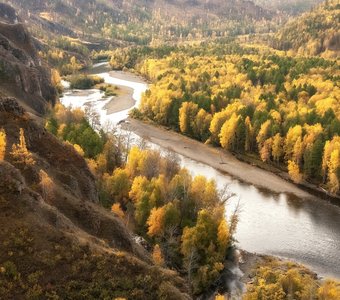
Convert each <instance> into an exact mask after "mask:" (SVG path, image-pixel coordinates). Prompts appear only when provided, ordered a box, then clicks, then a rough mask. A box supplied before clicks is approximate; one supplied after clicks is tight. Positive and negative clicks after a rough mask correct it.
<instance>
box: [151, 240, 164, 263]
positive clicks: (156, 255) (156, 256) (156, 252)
mask: <svg viewBox="0 0 340 300" xmlns="http://www.w3.org/2000/svg"><path fill="white" fill-rule="evenodd" d="M152 259H153V261H154V263H155V264H156V265H159V266H163V265H164V258H163V254H162V250H161V247H160V246H159V245H158V244H156V245H155V247H154V248H153V251H152Z"/></svg>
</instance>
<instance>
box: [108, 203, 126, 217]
mask: <svg viewBox="0 0 340 300" xmlns="http://www.w3.org/2000/svg"><path fill="white" fill-rule="evenodd" d="M111 211H112V212H113V213H114V214H115V215H117V216H118V217H119V218H121V219H124V216H125V214H124V211H123V210H122V208H121V207H120V204H119V203H114V204H113V205H112V207H111Z"/></svg>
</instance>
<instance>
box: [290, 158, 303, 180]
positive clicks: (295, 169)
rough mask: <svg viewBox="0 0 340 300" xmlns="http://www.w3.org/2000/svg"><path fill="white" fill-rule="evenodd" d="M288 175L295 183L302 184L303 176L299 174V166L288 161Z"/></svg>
mask: <svg viewBox="0 0 340 300" xmlns="http://www.w3.org/2000/svg"><path fill="white" fill-rule="evenodd" d="M288 174H289V176H290V178H291V179H292V180H293V181H294V182H295V183H301V182H302V179H303V176H302V174H301V172H300V168H299V165H298V164H297V163H296V162H295V161H292V160H289V161H288Z"/></svg>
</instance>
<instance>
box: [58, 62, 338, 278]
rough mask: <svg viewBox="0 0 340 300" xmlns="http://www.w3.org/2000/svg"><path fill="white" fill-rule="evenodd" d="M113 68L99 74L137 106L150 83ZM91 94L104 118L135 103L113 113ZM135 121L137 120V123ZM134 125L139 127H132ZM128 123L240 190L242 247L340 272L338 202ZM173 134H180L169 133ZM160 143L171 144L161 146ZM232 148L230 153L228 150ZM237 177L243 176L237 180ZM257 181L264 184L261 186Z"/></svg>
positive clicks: (232, 204) (115, 118) (198, 170)
mask: <svg viewBox="0 0 340 300" xmlns="http://www.w3.org/2000/svg"><path fill="white" fill-rule="evenodd" d="M102 67H105V66H101V67H100V70H99V71H98V72H102V71H103V69H102ZM109 72H110V71H108V72H107V73H99V75H101V76H103V77H105V79H107V80H108V83H112V84H114V85H117V84H121V85H125V86H127V87H129V88H131V89H132V90H133V94H132V95H131V90H130V92H129V93H130V97H131V98H133V99H134V100H135V105H134V106H136V105H138V103H139V101H140V98H141V97H140V95H141V94H142V93H143V92H144V91H145V89H146V88H147V86H146V85H145V84H144V85H143V84H140V83H135V82H133V81H124V79H118V78H114V77H111V76H113V74H112V73H111V76H110V74H109ZM95 74H98V73H95ZM120 76H123V75H122V74H121V75H120ZM132 76H134V74H133V75H132ZM121 78H124V77H121ZM97 92H98V91H97ZM95 96H96V97H97V98H95ZM73 98H74V97H73V96H72V93H70V94H69V95H68V96H67V97H66V98H65V99H63V100H64V101H65V103H69V102H72V103H73V101H76V107H79V108H81V107H82V106H83V103H84V102H85V101H87V99H84V101H78V100H80V99H73ZM85 98H86V97H85ZM90 98H91V99H90V100H91V101H92V103H93V104H94V106H95V108H96V109H97V110H98V113H99V114H100V115H101V118H102V120H104V121H106V120H108V121H110V122H112V124H117V123H118V122H120V121H121V120H125V119H126V118H127V117H128V111H129V109H127V110H125V111H121V112H117V113H114V114H111V115H107V111H106V110H103V109H102V105H101V103H102V101H101V95H100V94H98V95H97V94H94V95H93V97H90ZM97 103H98V105H97ZM130 109H131V108H130ZM134 122H137V123H136V124H134ZM102 124H105V122H102ZM132 126H134V127H135V128H132ZM145 126H148V128H147V129H145V128H144V127H145ZM136 127H137V128H136ZM123 129H127V130H131V129H133V131H134V132H132V133H136V135H137V136H141V137H145V138H148V140H149V141H150V142H151V143H153V141H156V140H157V139H158V143H157V142H154V143H153V146H152V147H155V148H156V149H160V150H161V151H163V150H164V149H165V148H167V147H170V148H172V149H173V150H175V151H176V152H177V153H178V154H179V157H180V160H181V165H182V166H183V167H186V168H187V169H188V170H189V172H190V173H191V174H192V176H197V175H204V176H206V177H207V178H209V179H215V180H216V182H217V185H218V187H219V188H220V189H223V188H224V187H225V185H228V188H229V189H230V191H231V192H233V193H235V195H236V197H233V199H231V200H229V201H228V203H227V204H226V206H227V208H226V209H227V216H226V217H229V216H228V213H229V214H230V213H232V212H233V210H234V209H235V208H236V207H240V208H241V211H240V222H239V224H238V229H237V232H236V235H235V239H236V243H237V246H238V247H239V248H242V249H245V250H247V251H248V252H252V253H259V254H265V255H270V256H276V257H279V258H282V259H285V260H286V259H287V260H290V261H295V262H298V263H301V264H303V265H305V266H308V267H309V268H310V269H312V270H313V271H315V272H317V273H318V274H320V276H322V277H324V278H325V277H332V278H339V276H340V275H339V271H338V270H339V261H338V253H339V249H340V236H339V233H340V231H339V229H340V208H339V207H338V206H333V205H332V204H331V203H329V202H328V201H324V200H322V199H319V198H318V197H313V196H312V195H310V194H309V193H307V192H306V191H303V190H302V189H300V188H299V187H298V186H296V185H295V184H293V183H289V182H285V180H284V179H282V178H280V177H279V176H275V175H273V174H272V173H271V172H270V171H265V170H261V169H259V168H257V167H255V166H252V165H249V164H247V163H245V162H243V163H242V162H240V161H239V160H237V159H236V158H235V157H234V156H233V155H232V154H229V155H230V159H229V157H228V159H227V158H225V156H220V155H219V154H218V153H219V151H222V152H223V150H222V149H218V148H213V147H211V146H207V145H204V144H202V143H200V142H198V141H195V140H192V139H189V138H187V137H185V136H183V135H180V134H178V133H175V132H171V131H169V130H167V129H166V128H159V127H156V126H155V125H150V124H142V123H138V121H135V120H130V124H129V123H128V122H126V123H125V124H124V125H123ZM153 134H156V136H157V139H156V138H154V137H153ZM169 135H171V136H172V135H174V136H175V137H174V138H169ZM150 136H151V138H150ZM185 139H186V140H188V143H189V144H186V143H183V140H185ZM138 140H139V139H138V138H136V141H135V142H136V143H138ZM160 144H162V145H164V146H165V147H162V146H160ZM206 147H208V149H209V152H212V155H211V157H210V159H209V160H211V161H212V162H214V163H215V165H214V164H213V163H211V162H209V160H208V163H205V162H204V160H206V152H205V151H203V150H204V149H205V148H206ZM188 151H189V152H194V153H196V155H197V156H198V157H199V158H197V159H196V160H194V159H190V158H189V157H191V155H189V154H188V153H185V152H188ZM226 154H227V153H224V155H226ZM200 161H201V162H202V163H200ZM239 164H243V166H244V167H243V168H242V169H241V170H239V167H238V166H239ZM215 166H216V168H215ZM221 167H228V168H229V169H230V172H229V174H230V175H232V174H231V173H232V172H231V171H234V169H235V170H236V171H237V172H239V176H240V177H236V176H229V175H227V171H225V170H223V169H221ZM254 169H255V170H256V171H254ZM237 178H239V179H240V180H237ZM245 178H247V181H246V180H244V179H245ZM273 178H275V179H273ZM253 179H258V180H257V181H258V182H256V184H252V183H251V182H252V181H253ZM250 180H252V181H250ZM242 182H243V183H242ZM245 182H248V183H245ZM273 182H276V184H275V185H274V184H273ZM255 185H257V186H259V187H260V188H256V187H255ZM292 191H294V193H293V192H292ZM325 249H327V251H325Z"/></svg>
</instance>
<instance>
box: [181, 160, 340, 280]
mask: <svg viewBox="0 0 340 300" xmlns="http://www.w3.org/2000/svg"><path fill="white" fill-rule="evenodd" d="M181 162H182V165H183V166H185V167H186V168H187V169H188V170H190V172H191V174H192V175H193V176H196V175H204V176H206V177H208V178H213V179H215V180H216V183H217V185H218V187H219V188H222V187H224V185H225V184H229V188H230V190H231V191H232V192H233V193H236V194H237V196H238V197H234V198H232V199H230V201H229V202H228V203H227V217H228V216H229V215H230V214H231V213H232V212H233V211H234V210H235V208H236V207H237V205H240V221H239V224H238V229H237V233H236V240H237V241H238V243H239V246H240V247H241V248H243V249H246V250H248V251H251V252H256V253H263V254H271V255H277V256H280V257H283V258H288V259H292V260H296V261H298V262H301V263H303V264H306V265H308V266H311V268H312V269H313V270H315V271H316V272H318V273H319V274H321V275H323V276H331V277H336V278H340V261H339V254H340V209H339V207H337V206H333V205H331V204H330V203H327V202H325V201H323V200H318V199H316V198H313V197H311V198H310V199H302V198H299V197H296V196H295V195H293V194H286V193H280V194H273V193H272V192H269V191H268V190H266V189H259V188H256V187H254V186H252V185H249V184H245V183H241V182H239V181H238V180H234V179H233V178H231V177H230V176H228V175H226V174H222V173H220V172H218V171H216V170H215V169H213V168H211V167H209V166H206V165H204V164H201V163H198V162H195V161H193V160H191V159H188V158H185V157H181Z"/></svg>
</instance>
